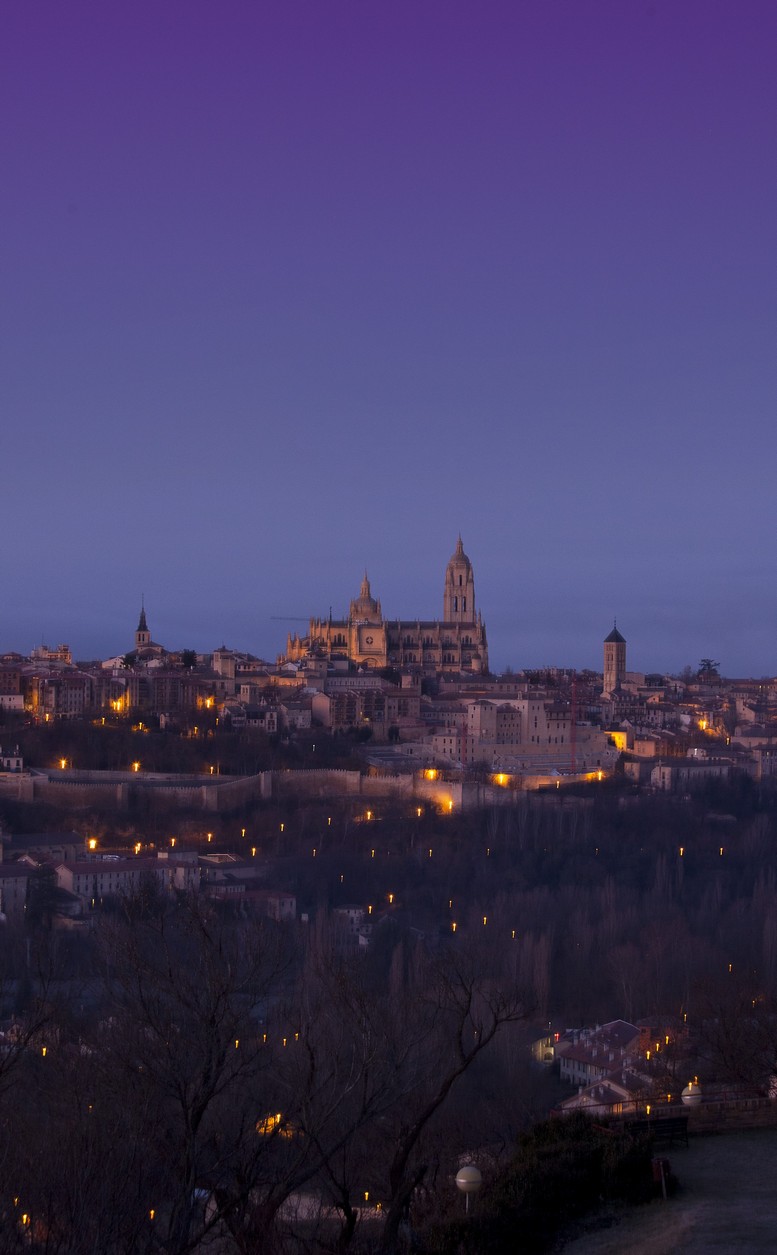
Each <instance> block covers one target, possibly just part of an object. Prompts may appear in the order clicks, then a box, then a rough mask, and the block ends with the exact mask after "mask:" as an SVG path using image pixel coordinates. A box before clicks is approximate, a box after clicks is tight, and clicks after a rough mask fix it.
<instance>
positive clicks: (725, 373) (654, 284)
mask: <svg viewBox="0 0 777 1255" xmlns="http://www.w3.org/2000/svg"><path fill="white" fill-rule="evenodd" d="M776 51H777V5H775V3H774V0H738V2H737V3H734V2H733V0H726V2H725V3H722V2H720V0H647V2H644V0H643V2H640V3H637V2H630V0H592V2H591V3H581V0H470V2H469V3H462V2H461V0H439V2H438V0H347V2H345V0H274V2H272V0H269V2H268V0H261V2H259V0H250V2H245V3H243V2H240V0H227V3H225V4H223V5H216V4H214V3H213V0H208V2H207V3H204V2H203V0H186V2H185V3H184V2H183V0H180V2H178V3H175V2H174V0H165V3H159V0H133V3H132V4H118V3H106V2H105V0H94V3H85V2H84V0H67V3H63V2H62V0H28V2H25V3H15V4H7V5H5V6H4V7H3V13H2V18H0V118H2V123H0V127H1V131H0V134H1V143H2V147H1V148H0V168H1V169H2V172H3V173H2V191H1V192H0V204H1V205H2V219H1V221H2V232H0V258H1V259H2V260H1V270H0V281H1V283H2V287H1V288H0V291H2V305H1V308H2V313H1V315H0V318H1V322H0V386H1V393H0V395H1V396H2V415H3V419H2V429H1V432H0V507H1V511H2V519H3V529H2V530H3V537H2V544H0V555H1V558H0V571H1V572H2V598H1V599H0V649H18V650H21V651H23V652H28V651H29V649H30V648H32V646H34V645H35V644H36V643H39V642H40V641H41V639H45V640H46V641H47V642H48V643H49V644H54V643H55V642H56V641H59V640H66V641H68V642H69V643H70V644H71V645H72V647H73V649H74V651H75V653H76V654H77V656H79V657H89V656H95V655H98V654H101V655H103V656H105V655H108V654H110V653H114V652H119V651H123V650H125V649H127V648H129V646H130V644H131V639H132V632H133V631H134V628H135V626H136V622H137V616H138V609H139V605H140V597H141V593H144V594H145V601H146V607H147V612H148V619H149V626H150V628H151V630H152V633H153V635H154V638H155V639H157V640H160V641H161V642H162V643H163V644H165V645H168V646H169V647H170V648H176V647H182V646H187V647H189V646H190V647H194V648H198V649H211V648H214V647H215V646H217V645H219V644H221V643H222V641H224V642H226V643H227V644H228V645H232V646H233V647H235V648H240V649H250V650H252V651H254V652H256V653H259V654H261V655H264V656H271V657H272V656H274V655H275V653H276V652H277V651H278V649H280V648H281V647H282V645H283V643H284V640H285V634H286V631H287V628H288V627H289V626H291V627H302V625H301V624H287V623H284V622H280V621H278V620H277V619H273V618H272V616H275V615H278V616H283V615H289V616H296V615H308V614H310V613H321V614H326V613H327V612H328V609H329V606H330V605H331V606H332V608H333V611H334V613H335V614H338V613H343V612H344V610H345V609H346V607H347V604H348V600H349V599H350V598H351V597H352V596H355V595H356V594H357V593H358V586H359V581H360V578H361V574H362V571H363V569H364V567H365V566H366V567H367V568H368V570H369V574H370V577H371V580H372V585H373V592H374V593H375V594H376V595H377V596H379V597H380V598H381V599H382V603H383V609H384V612H385V613H387V614H388V615H391V616H392V617H402V618H410V617H421V618H434V617H436V616H439V615H441V614H442V578H443V572H444V568H445V564H446V562H447V559H448V557H449V556H450V554H451V552H452V551H453V548H454V546H455V542H456V537H457V534H458V532H459V531H461V534H462V536H463V539H464V545H465V549H466V550H467V552H468V554H469V555H470V557H471V558H472V561H473V564H474V567H475V580H476V593H477V600H478V604H479V606H480V608H481V609H482V612H483V615H484V618H485V620H486V624H487V627H488V632H489V641H490V650H491V662H492V666H493V667H494V668H501V667H503V666H505V665H507V664H508V663H509V664H511V665H512V666H513V667H516V668H517V667H521V666H539V665H542V664H544V663H557V664H559V665H575V666H578V667H584V666H595V667H601V652H602V651H601V642H602V639H603V637H604V636H605V635H606V633H607V632H608V631H609V628H610V627H611V625H612V619H613V616H614V615H617V617H618V626H619V627H620V628H621V630H622V631H623V633H624V635H625V636H626V638H627V640H628V643H629V655H628V664H629V666H630V667H632V668H635V669H640V670H654V669H655V670H664V669H667V670H679V669H680V668H682V667H683V666H684V665H685V664H686V663H692V664H696V663H697V662H698V660H699V658H700V657H701V656H703V655H711V656H712V657H714V658H716V659H718V660H720V662H721V665H722V669H723V670H724V671H725V672H726V673H728V674H748V673H751V674H755V675H763V674H767V673H769V674H773V673H775V672H777V581H775V557H774V548H775V545H774V540H775V469H776V465H775V453H776V452H777V448H776V446H777V422H776V419H777V407H776V406H775V398H776V395H777V334H776V333H777V273H776V272H777V248H775V243H776V238H775V237H776V236H777V75H775V71H774V65H775V53H776Z"/></svg>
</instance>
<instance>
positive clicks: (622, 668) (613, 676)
mask: <svg viewBox="0 0 777 1255" xmlns="http://www.w3.org/2000/svg"><path fill="white" fill-rule="evenodd" d="M625 674H626V641H625V639H624V638H623V637H622V636H621V634H620V632H619V631H618V628H617V625H616V624H615V623H613V628H612V631H611V632H610V635H609V636H605V638H604V688H603V690H602V691H603V692H604V693H616V692H617V691H618V689H619V688H620V686H621V682H622V681H623V678H624V676H625Z"/></svg>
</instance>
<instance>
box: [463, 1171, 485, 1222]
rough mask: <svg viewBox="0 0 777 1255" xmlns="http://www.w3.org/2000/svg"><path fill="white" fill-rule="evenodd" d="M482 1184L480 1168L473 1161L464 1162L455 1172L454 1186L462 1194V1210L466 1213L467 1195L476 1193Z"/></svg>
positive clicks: (467, 1206)
mask: <svg viewBox="0 0 777 1255" xmlns="http://www.w3.org/2000/svg"><path fill="white" fill-rule="evenodd" d="M482 1184H483V1178H482V1176H481V1175H480V1168H476V1167H475V1165H474V1164H473V1163H468V1164H465V1165H464V1167H463V1168H459V1170H458V1172H457V1173H456V1186H457V1188H458V1189H460V1190H461V1192H462V1194H463V1195H464V1210H465V1213H466V1214H467V1215H469V1196H470V1194H477V1192H478V1190H479V1189H480V1187H481V1185H482Z"/></svg>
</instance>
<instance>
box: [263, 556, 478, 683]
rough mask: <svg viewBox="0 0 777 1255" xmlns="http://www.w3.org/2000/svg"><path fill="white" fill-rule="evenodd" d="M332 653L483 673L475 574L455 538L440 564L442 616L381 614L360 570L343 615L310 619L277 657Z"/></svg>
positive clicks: (360, 661) (426, 670)
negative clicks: (357, 586) (411, 617)
mask: <svg viewBox="0 0 777 1255" xmlns="http://www.w3.org/2000/svg"><path fill="white" fill-rule="evenodd" d="M311 657H313V658H315V657H324V658H327V659H328V660H333V659H337V658H344V659H347V660H348V661H349V662H352V663H356V664H357V665H362V666H368V667H401V668H410V669H412V670H416V671H418V672H420V673H423V674H427V675H434V674H439V673H441V672H458V671H470V672H487V671H488V645H487V641H486V627H485V624H484V623H483V620H482V617H481V615H480V612H479V611H477V610H476V608H475V577H474V573H473V570H472V563H471V562H470V560H469V558H468V557H467V555H466V554H465V552H464V547H463V545H462V542H461V537H459V539H458V543H457V545H456V550H455V552H454V554H453V556H452V557H451V559H450V561H449V562H448V565H447V566H446V568H445V579H444V585H443V617H442V619H415V620H404V619H387V618H385V617H384V615H383V610H382V608H381V604H380V601H378V600H376V599H375V598H374V597H373V596H372V590H371V588H370V581H369V579H368V578H367V573H366V572H365V574H364V579H363V580H362V584H361V589H360V591H359V596H358V597H356V598H354V600H353V601H352V602H351V604H350V608H349V611H348V616H347V618H344V619H333V618H331V616H330V618H328V619H311V620H310V625H309V629H308V634H307V636H302V637H300V636H298V635H297V634H296V633H294V634H289V637H288V639H287V641H286V652H285V654H284V655H283V656H282V658H281V659H279V661H280V662H299V661H301V660H302V659H303V658H311Z"/></svg>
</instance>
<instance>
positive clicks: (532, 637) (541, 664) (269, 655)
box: [2, 563, 776, 679]
mask: <svg viewBox="0 0 777 1255" xmlns="http://www.w3.org/2000/svg"><path fill="white" fill-rule="evenodd" d="M473 565H475V564H474V563H473ZM368 571H369V568H368ZM362 574H363V571H362ZM475 577H476V593H477V567H476V566H475ZM360 579H361V575H359V578H358V579H357V580H356V581H355V584H354V587H353V588H351V589H350V590H349V592H348V595H347V597H346V598H345V599H344V602H345V604H344V605H342V604H341V605H338V604H337V603H335V602H333V603H332V615H333V617H334V618H335V619H339V618H346V617H347V611H348V603H349V601H350V599H351V598H352V597H355V596H356V595H357V593H358V588H359V582H360ZM370 582H371V586H372V592H373V595H374V596H376V597H378V598H379V599H380V600H381V603H382V611H383V617H384V620H386V621H387V622H390V621H391V620H393V619H407V620H410V621H413V620H415V619H421V620H432V621H434V620H440V621H442V616H441V614H439V613H438V614H437V615H435V613H434V608H433V607H417V608H415V611H411V610H410V608H409V607H404V608H403V609H402V610H401V611H400V612H399V613H397V614H393V613H392V612H391V610H390V609H387V607H386V604H385V601H384V599H383V598H382V597H381V594H380V590H379V588H378V587H377V586H376V583H375V581H373V580H372V577H370ZM303 601H304V599H303V598H300V599H299V601H298V602H297V605H296V607H294V606H293V607H292V609H299V607H300V604H301V603H302V602H303ZM439 602H440V605H439V606H438V607H437V609H438V611H440V610H441V608H442V581H440V597H439ZM144 604H145V611H146V618H147V620H148V627H149V630H150V632H151V636H152V639H154V640H155V641H157V642H158V643H159V644H161V645H162V646H163V647H164V648H165V649H166V650H168V651H169V652H171V653H175V652H178V651H180V650H182V649H194V650H196V652H197V653H199V654H207V653H213V652H214V650H216V649H219V648H220V647H221V646H222V645H226V647H227V648H228V649H234V650H236V651H238V652H241V653H249V654H253V655H254V656H255V657H257V658H260V659H262V660H263V661H266V662H270V663H275V660H276V658H277V657H278V656H279V655H281V654H283V653H284V650H285V645H286V637H287V633H289V632H291V633H293V632H295V631H296V632H297V634H298V635H299V636H306V635H307V625H308V623H309V620H310V619H311V618H323V619H325V618H326V617H327V615H328V613H329V606H328V605H327V606H325V607H321V608H320V609H317V610H315V611H314V612H312V613H311V614H309V615H305V614H304V611H303V612H302V613H300V614H299V615H296V614H295V615H291V616H289V617H288V618H286V616H283V615H278V616H275V615H268V616H265V617H264V618H263V617H262V616H257V619H256V622H255V624H253V625H251V624H248V623H246V615H245V610H243V611H242V613H241V612H239V611H237V609H236V613H235V616H234V618H235V625H236V626H235V630H234V631H230V628H229V625H228V621H227V618H228V617H227V615H226V614H223V615H220V616H219V622H220V623H221V624H222V626H221V627H218V628H216V630H215V632H213V631H211V629H210V628H209V627H208V626H207V625H205V624H203V623H199V624H197V623H196V622H195V621H194V620H192V622H190V623H183V622H182V620H181V618H180V616H178V615H171V614H170V613H169V611H168V613H165V603H164V599H160V603H159V607H158V608H159V613H157V605H156V602H152V603H151V604H149V599H148V597H146V598H145V599H144ZM80 609H81V611H83V606H81V608H80ZM140 609H141V601H140V599H138V602H137V608H136V609H135V611H134V612H130V614H129V619H128V620H125V621H123V622H122V623H121V624H119V623H118V621H117V619H116V618H115V617H110V618H106V617H105V616H104V615H102V616H100V622H99V625H96V624H92V626H91V627H90V628H86V627H85V626H83V625H82V624H81V623H77V622H76V621H75V620H74V619H73V617H72V614H69V615H66V616H64V619H63V623H65V622H66V623H67V625H68V626H67V630H65V629H64V628H63V629H62V630H59V631H57V630H52V631H49V630H48V628H47V629H46V631H45V632H44V633H43V634H42V635H41V639H37V640H35V641H34V642H33V643H29V638H28V639H27V640H26V641H24V640H22V639H21V638H17V639H16V640H14V641H13V642H12V643H7V642H3V643H2V652H3V653H9V652H15V653H19V654H22V655H23V656H29V654H30V653H31V651H32V650H33V649H35V648H37V647H39V646H40V645H46V646H48V647H49V648H55V647H56V646H57V645H59V644H60V643H62V644H66V645H68V646H69V647H70V648H71V650H72V653H73V658H74V660H79V661H82V662H89V661H95V660H104V659H106V658H111V657H116V656H119V655H121V654H125V653H129V652H132V650H133V648H134V640H133V637H134V632H135V628H136V627H137V623H138V619H139V616H140ZM476 609H477V611H479V612H480V614H481V615H482V617H483V621H484V623H485V626H486V630H487V634H488V645H489V662H490V670H491V674H494V675H499V674H504V673H505V671H506V670H508V669H511V670H512V671H515V672H518V671H535V670H543V669H545V668H551V667H552V668H557V669H559V670H576V671H583V670H589V671H596V672H601V671H602V664H603V644H604V639H605V636H606V635H607V634H608V633H609V632H610V631H611V630H612V627H613V624H614V623H615V622H617V625H618V630H619V631H620V632H621V633H622V634H623V636H624V637H625V639H626V644H627V659H626V665H627V670H628V671H631V672H637V673H644V674H656V673H660V674H663V675H675V676H680V675H681V674H682V673H683V671H684V670H685V668H686V667H691V668H692V669H693V670H694V671H696V670H697V668H698V664H699V662H700V660H701V658H704V657H707V658H713V659H714V660H715V661H716V662H719V664H720V674H721V676H722V677H724V678H727V677H731V678H738V679H745V678H750V679H762V678H768V677H771V676H772V675H773V674H776V672H772V671H769V670H765V669H760V670H759V669H757V668H752V667H751V668H749V669H748V668H742V667H738V668H737V667H733V668H732V667H731V666H729V665H728V664H727V660H726V657H725V656H721V655H722V654H723V653H724V651H723V650H719V651H716V650H715V649H713V648H711V647H706V646H708V645H709V639H710V638H709V637H707V638H705V639H704V641H703V645H704V646H705V648H702V646H701V644H700V647H699V651H698V657H686V658H685V659H684V660H682V661H677V659H676V658H675V660H673V661H672V662H670V664H669V665H662V664H661V661H660V658H659V657H658V655H657V653H656V650H655V648H654V647H653V648H650V647H649V643H648V642H646V640H645V633H644V630H643V631H642V632H641V633H640V632H632V633H631V634H630V630H629V625H628V624H627V623H624V619H623V616H622V615H619V614H616V615H613V616H612V617H611V618H610V619H609V621H606V620H604V619H603V616H594V614H593V613H592V612H591V610H590V608H587V609H586V614H585V619H586V622H587V623H588V624H589V626H590V625H591V622H592V620H595V622H596V623H601V626H600V627H599V632H600V636H599V639H598V640H597V639H594V640H593V641H588V640H587V641H586V645H585V648H584V649H581V650H580V651H579V652H576V653H575V654H574V655H573V656H572V657H570V658H566V659H565V658H562V657H561V656H560V655H554V654H553V653H552V651H551V647H550V646H549V645H547V644H545V643H543V641H542V639H541V635H540V630H539V629H538V627H537V625H536V619H535V620H533V622H532V626H531V628H530V629H529V631H528V632H526V633H522V632H521V630H520V625H517V626H516V627H515V628H514V629H512V632H511V630H510V628H509V627H506V626H505V625H504V624H503V623H500V624H499V626H498V629H497V631H496V633H495V632H494V631H492V629H491V625H490V621H489V615H488V610H487V608H484V607H483V606H482V604H481V603H480V598H479V596H478V597H477V598H476ZM206 618H207V616H206ZM564 627H565V629H566V630H568V628H569V623H568V622H565V624H564ZM208 633H210V635H208ZM511 636H512V637H513V639H514V640H515V641H516V644H515V647H514V649H513V650H512V651H511V650H510V647H509V645H508V644H506V641H509V639H510V637H511ZM522 636H525V637H527V638H528V639H526V641H525V642H522V640H521V637H522ZM721 636H722V634H719V639H720V638H721ZM209 640H210V642H211V643H208V641H209ZM641 656H642V657H644V658H645V659H647V661H645V662H641V661H640V657H641ZM527 659H528V660H527Z"/></svg>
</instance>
